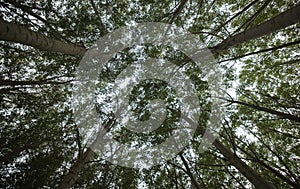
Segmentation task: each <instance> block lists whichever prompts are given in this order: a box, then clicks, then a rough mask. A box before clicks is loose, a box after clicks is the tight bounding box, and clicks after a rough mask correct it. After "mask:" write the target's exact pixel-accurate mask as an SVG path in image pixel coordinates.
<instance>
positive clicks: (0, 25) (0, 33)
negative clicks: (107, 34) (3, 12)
mask: <svg viewBox="0 0 300 189" xmlns="http://www.w3.org/2000/svg"><path fill="white" fill-rule="evenodd" d="M0 40H4V41H11V42H16V43H21V44H24V45H29V46H32V47H35V48H37V49H39V50H42V51H48V52H59V53H63V54H67V55H73V56H83V55H84V53H85V52H86V49H85V48H84V47H80V46H77V45H74V44H70V43H65V42H62V41H59V40H56V39H52V38H49V37H47V36H45V35H43V34H41V33H39V32H35V31H33V30H31V29H29V28H27V27H25V26H21V25H19V24H13V23H10V22H6V21H4V20H3V19H1V18H0Z"/></svg>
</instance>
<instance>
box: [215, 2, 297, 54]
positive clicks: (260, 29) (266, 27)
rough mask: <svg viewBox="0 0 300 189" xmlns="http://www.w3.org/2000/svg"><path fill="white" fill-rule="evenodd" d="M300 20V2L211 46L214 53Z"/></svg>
mask: <svg viewBox="0 0 300 189" xmlns="http://www.w3.org/2000/svg"><path fill="white" fill-rule="evenodd" d="M299 21H300V4H298V5H296V6H295V7H293V8H291V9H289V10H287V11H285V12H283V13H281V14H279V15H277V16H275V17H273V18H271V19H270V20H268V21H266V22H263V23H262V24H259V25H258V26H256V27H253V28H250V29H248V30H246V31H243V32H240V33H238V34H236V35H234V36H232V37H230V38H228V39H226V40H224V41H223V42H222V43H220V44H218V45H216V46H215V47H212V48H211V51H212V53H213V54H216V53H219V52H220V51H223V50H226V49H228V48H230V47H232V46H235V45H238V44H241V43H243V42H246V41H249V40H251V39H256V38H258V37H262V36H264V35H267V34H270V33H272V32H275V31H277V30H280V29H283V28H286V27H288V26H291V25H294V24H296V23H298V22H299Z"/></svg>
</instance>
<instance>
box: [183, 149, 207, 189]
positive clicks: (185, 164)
mask: <svg viewBox="0 0 300 189" xmlns="http://www.w3.org/2000/svg"><path fill="white" fill-rule="evenodd" d="M178 155H179V157H180V159H181V161H182V162H183V165H184V167H185V169H186V173H187V174H188V176H189V177H190V179H191V181H192V183H193V185H194V186H195V188H196V189H200V188H201V187H200V186H199V184H198V182H197V180H196V179H195V177H194V175H193V173H192V171H191V169H190V167H189V165H188V163H187V161H186V160H185V158H184V156H183V154H182V152H180V153H179V154H178Z"/></svg>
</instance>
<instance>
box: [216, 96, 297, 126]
mask: <svg viewBox="0 0 300 189" xmlns="http://www.w3.org/2000/svg"><path fill="white" fill-rule="evenodd" d="M222 99H224V98H222ZM224 100H226V101H227V102H231V103H235V104H240V105H243V106H247V107H249V108H252V109H255V110H258V111H263V112H267V113H270V114H273V115H276V116H278V117H281V118H285V119H289V120H291V121H295V122H299V123H300V117H298V116H294V115H292V114H287V113H283V112H279V111H276V110H272V109H269V108H265V107H261V106H258V105H254V104H249V103H246V102H242V101H238V100H230V99H224Z"/></svg>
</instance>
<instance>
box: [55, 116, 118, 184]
mask: <svg viewBox="0 0 300 189" xmlns="http://www.w3.org/2000/svg"><path fill="white" fill-rule="evenodd" d="M114 122H115V120H114V119H110V120H108V121H107V122H106V123H104V125H103V130H101V131H100V132H99V133H98V136H97V138H96V139H95V140H94V141H93V143H92V145H91V147H89V148H87V149H86V151H85V152H84V153H83V154H82V155H81V153H79V157H78V159H77V161H76V162H75V163H74V164H73V165H72V166H71V168H70V170H69V172H68V173H67V174H66V175H65V177H64V178H63V180H62V182H61V184H60V185H59V189H69V188H71V187H72V186H73V185H74V184H75V182H76V180H77V179H78V175H79V173H80V171H81V170H82V169H83V167H84V165H85V164H86V163H87V162H88V161H89V160H90V159H92V157H93V155H94V154H95V153H94V151H93V150H92V147H95V146H97V145H99V143H100V141H101V139H102V138H103V136H104V135H105V134H106V132H108V131H109V130H110V129H111V127H112V126H113V125H114Z"/></svg>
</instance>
